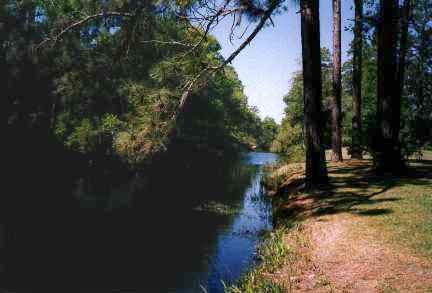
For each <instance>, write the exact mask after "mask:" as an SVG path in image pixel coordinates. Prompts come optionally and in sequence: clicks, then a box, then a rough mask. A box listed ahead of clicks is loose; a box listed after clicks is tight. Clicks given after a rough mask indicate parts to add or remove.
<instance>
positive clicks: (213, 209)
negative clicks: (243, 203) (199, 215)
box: [194, 201, 240, 216]
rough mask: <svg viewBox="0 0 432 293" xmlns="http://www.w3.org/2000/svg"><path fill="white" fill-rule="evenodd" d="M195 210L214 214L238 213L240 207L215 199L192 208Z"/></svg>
mask: <svg viewBox="0 0 432 293" xmlns="http://www.w3.org/2000/svg"><path fill="white" fill-rule="evenodd" d="M194 210H195V211H197V212H205V213H213V214H216V215H225V216H226V215H234V214H236V213H238V211H239V210H240V207H238V206H232V205H227V204H223V203H220V202H216V201H209V202H207V203H204V204H201V205H199V206H197V207H196V208H194Z"/></svg>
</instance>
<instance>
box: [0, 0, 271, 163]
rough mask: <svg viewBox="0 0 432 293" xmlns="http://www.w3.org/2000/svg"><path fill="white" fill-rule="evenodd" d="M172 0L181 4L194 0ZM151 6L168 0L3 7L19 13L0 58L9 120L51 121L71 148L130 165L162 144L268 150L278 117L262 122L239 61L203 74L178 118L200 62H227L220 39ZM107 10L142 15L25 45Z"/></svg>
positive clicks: (48, 125) (44, 124) (42, 124)
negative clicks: (241, 75)
mask: <svg viewBox="0 0 432 293" xmlns="http://www.w3.org/2000/svg"><path fill="white" fill-rule="evenodd" d="M165 2H166V3H165V4H166V5H167V7H176V5H178V6H180V7H182V8H184V9H187V8H188V7H190V6H191V5H194V4H196V1H180V2H179V1H177V2H175V1H165ZM154 4H161V2H160V1H147V2H146V3H140V4H137V3H136V4H133V3H131V2H130V1H105V2H104V3H102V2H100V3H99V2H94V1H93V2H92V1H90V2H85V1H84V2H83V1H75V0H68V1H44V0H39V1H29V2H28V3H27V2H26V5H18V4H17V3H16V2H13V1H7V5H1V6H0V7H1V8H2V10H1V13H2V15H4V16H5V18H7V17H10V18H11V19H18V22H17V23H16V25H15V26H14V29H10V30H5V31H1V32H2V33H5V39H6V40H7V42H4V43H2V51H1V52H5V58H3V59H1V60H2V62H6V64H5V65H6V66H5V68H7V72H9V73H10V74H8V75H7V76H6V77H5V79H6V84H7V85H8V88H6V89H5V92H7V93H8V94H7V95H8V96H9V97H10V99H9V100H10V101H11V102H10V105H9V107H8V108H7V117H8V121H9V123H10V125H11V126H12V127H24V125H25V127H28V128H29V129H31V128H32V127H39V128H41V129H46V130H47V131H49V132H51V133H52V134H53V135H55V137H56V138H57V140H58V141H59V142H61V143H62V144H63V145H64V147H65V148H66V149H69V150H72V151H76V152H79V153H82V154H85V155H88V157H89V158H91V157H93V158H94V157H97V156H105V157H107V158H110V157H118V158H120V159H121V160H122V161H124V162H127V163H128V164H132V165H136V164H140V163H142V162H145V161H147V160H148V159H150V158H151V157H153V156H154V155H155V154H157V153H159V152H162V151H165V150H166V149H167V148H168V147H169V144H170V143H179V142H181V143H186V144H189V145H194V146H196V147H198V148H200V149H202V150H212V149H220V150H225V149H227V150H228V149H229V150H241V149H244V148H249V147H252V146H253V145H258V146H259V147H260V148H263V149H264V148H267V147H268V146H269V144H270V142H271V140H272V139H273V136H274V133H275V128H276V127H277V126H276V123H274V121H272V120H270V119H267V120H266V121H265V123H262V121H261V119H260V118H259V116H258V113H257V111H256V109H254V108H252V107H250V106H249V105H248V104H247V97H246V96H245V95H244V93H243V86H242V84H241V82H240V81H239V79H238V77H237V74H236V73H235V71H234V69H233V68H232V67H226V68H225V69H224V70H222V71H219V72H217V73H215V74H214V75H213V76H211V77H210V79H209V80H205V79H203V81H202V82H200V83H199V84H198V85H197V86H196V87H195V88H194V90H193V93H192V95H191V97H190V102H189V103H188V105H187V107H186V110H185V111H184V112H183V113H181V117H180V119H174V116H175V113H176V111H177V108H178V105H179V102H180V96H181V95H182V93H183V91H184V86H185V84H187V82H188V81H190V80H191V79H193V78H194V77H195V76H196V75H197V74H198V73H199V72H201V71H202V70H203V68H205V67H207V66H218V65H220V64H221V62H222V61H223V57H222V56H221V55H220V53H219V50H220V45H219V44H218V42H217V41H216V39H215V38H214V37H212V36H208V37H207V38H206V39H205V40H203V41H202V42H201V39H202V33H203V32H202V31H200V30H199V29H198V30H193V29H191V25H190V23H187V22H179V21H178V19H177V18H176V16H175V15H173V14H172V13H171V10H169V9H168V10H167V11H165V12H164V13H161V12H160V11H158V10H157V5H154ZM134 5H135V6H134ZM178 6H177V7H178ZM100 11H117V12H120V13H123V12H124V13H129V14H133V13H138V14H137V17H121V16H118V17H117V16H112V17H100V18H95V19H94V20H91V21H88V22H85V23H83V24H82V25H81V26H78V27H77V28H76V29H74V30H71V31H69V32H68V33H66V34H64V35H62V40H61V42H60V40H58V42H56V43H55V44H54V43H47V44H45V45H44V46H42V47H40V48H38V51H36V50H34V51H30V50H28V48H33V49H34V48H36V44H39V43H40V42H42V40H43V39H44V38H46V37H49V36H53V35H55V34H56V33H58V32H59V31H60V28H64V27H65V24H69V23H74V22H76V21H79V20H82V19H84V18H85V16H86V15H93V14H96V13H99V12H100ZM18 16H19V17H18ZM29 24H30V25H29ZM198 43H200V46H197V47H196V48H195V49H194V50H193V51H191V47H192V45H194V44H198ZM52 48H54V49H52ZM6 52H7V53H6ZM35 84H38V86H35ZM35 97H37V98H35ZM173 133H174V134H175V139H174V138H173V136H172V135H171V134H173Z"/></svg>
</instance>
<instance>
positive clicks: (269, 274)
mask: <svg viewBox="0 0 432 293" xmlns="http://www.w3.org/2000/svg"><path fill="white" fill-rule="evenodd" d="M300 230H301V226H300V225H298V224H295V223H294V222H286V224H284V225H279V226H278V227H277V228H275V229H274V230H273V231H272V232H268V233H266V234H265V235H264V236H263V240H262V242H261V244H260V245H259V247H258V249H257V260H258V264H257V266H255V267H254V268H253V269H252V270H250V271H249V272H247V273H246V274H244V275H243V276H242V277H241V278H240V279H239V281H238V282H237V283H236V284H232V285H229V286H225V292H227V293H240V292H241V293H254V292H275V293H276V292H287V290H288V289H289V286H288V285H287V284H286V281H287V280H277V277H275V276H276V275H277V272H278V270H280V269H281V268H287V267H290V268H291V269H292V265H291V264H292V263H293V262H295V261H296V260H298V259H299V258H300V257H302V256H301V255H300V254H299V252H298V251H297V245H303V244H304V243H303V242H304V239H303V238H302V237H301V233H299V231H300ZM287 233H290V237H291V239H293V240H294V241H295V244H294V245H288V244H287V243H286V242H285V240H284V238H285V237H286V235H287ZM291 273H293V272H291ZM286 285H287V286H286Z"/></svg>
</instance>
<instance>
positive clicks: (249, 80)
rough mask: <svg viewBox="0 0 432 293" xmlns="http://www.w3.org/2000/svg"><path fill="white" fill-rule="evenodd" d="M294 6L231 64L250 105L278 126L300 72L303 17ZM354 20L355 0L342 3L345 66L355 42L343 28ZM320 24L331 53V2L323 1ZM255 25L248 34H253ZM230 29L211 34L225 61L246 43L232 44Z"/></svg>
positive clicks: (224, 27) (221, 28) (221, 25)
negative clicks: (301, 24) (352, 44)
mask: <svg viewBox="0 0 432 293" xmlns="http://www.w3.org/2000/svg"><path fill="white" fill-rule="evenodd" d="M294 2H295V1H291V3H289V4H288V11H286V12H284V13H283V14H281V15H277V16H274V17H273V18H272V19H273V22H274V27H273V26H271V25H270V26H267V27H265V28H264V29H263V30H261V31H260V32H259V34H258V35H257V36H256V37H255V39H254V40H253V41H252V43H251V44H250V45H249V46H248V47H246V48H245V49H244V50H243V51H242V52H241V53H240V55H238V56H237V57H236V59H234V61H233V62H232V64H231V65H232V66H234V68H235V70H236V71H237V73H238V76H239V78H240V80H241V81H242V83H243V85H244V91H245V94H246V96H248V101H249V104H250V105H251V106H256V107H257V108H258V109H259V114H260V116H261V117H262V118H264V117H266V116H270V117H272V118H274V119H275V120H276V121H277V122H278V123H279V122H280V121H281V120H282V117H283V110H284V108H285V104H284V102H283V100H282V98H283V96H284V95H285V94H287V93H288V90H289V87H290V80H291V78H292V77H293V73H294V72H296V71H299V70H301V35H300V14H299V13H297V12H298V10H299V8H298V4H297V5H296V4H294ZM353 18H354V8H353V0H342V62H344V60H346V59H347V57H348V56H347V52H348V48H349V44H350V42H351V41H352V32H351V31H345V29H344V28H345V27H347V26H349V25H351V24H352V19H353ZM231 21H232V20H231ZM320 23H321V27H320V30H321V47H327V48H329V49H330V50H331V48H332V29H333V26H332V5H331V0H323V1H320ZM253 25H254V24H252V25H251V27H250V29H249V32H250V31H252V30H253ZM230 28H231V22H230V21H229V20H227V21H223V22H221V23H219V24H218V26H217V27H216V28H215V29H214V30H213V31H212V34H213V36H215V37H216V38H217V39H218V41H219V42H220V44H221V46H222V50H221V53H222V55H223V56H224V57H228V56H229V55H230V54H231V53H232V52H233V51H234V50H235V49H236V48H237V47H238V46H239V45H240V44H241V43H242V41H243V40H242V39H240V40H239V39H234V41H233V44H231V42H230V41H229V37H228V36H229V31H230ZM247 35H248V34H246V35H245V36H246V37H247Z"/></svg>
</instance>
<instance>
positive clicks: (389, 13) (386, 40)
mask: <svg viewBox="0 0 432 293" xmlns="http://www.w3.org/2000/svg"><path fill="white" fill-rule="evenodd" d="M396 7H397V2H396V1H395V0H381V1H380V16H381V17H380V23H379V28H378V88H377V94H378V99H377V100H378V105H377V119H378V125H379V127H380V133H379V141H378V142H377V143H376V145H377V150H376V163H377V169H378V170H379V171H381V172H392V173H397V172H398V171H399V170H400V169H401V166H402V160H401V153H400V146H399V145H400V144H399V130H400V98H398V97H397V91H398V86H396V85H395V81H396V76H397V74H396V54H395V43H396V34H395V27H397V26H396V24H397V23H396V21H395V20H396V17H395V10H396Z"/></svg>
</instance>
